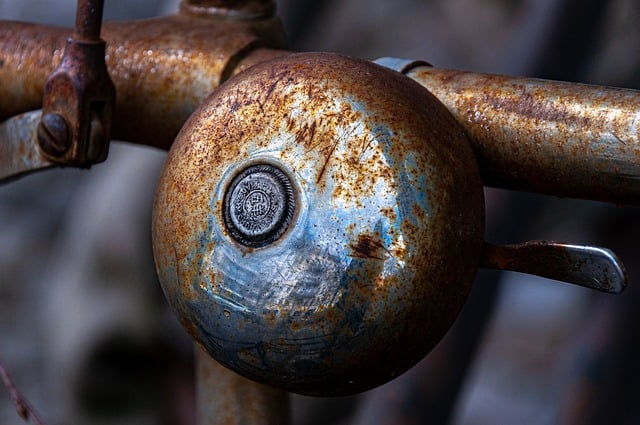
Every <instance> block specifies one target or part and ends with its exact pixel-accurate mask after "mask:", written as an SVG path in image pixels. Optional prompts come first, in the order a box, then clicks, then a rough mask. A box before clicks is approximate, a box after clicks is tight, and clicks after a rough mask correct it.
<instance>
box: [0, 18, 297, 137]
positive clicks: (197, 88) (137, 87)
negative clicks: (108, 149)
mask: <svg viewBox="0 0 640 425" xmlns="http://www.w3.org/2000/svg"><path fill="white" fill-rule="evenodd" d="M68 36H69V31H68V30H66V29H62V28H53V27H46V26H42V25H33V24H24V23H18V22H6V21H5V22H2V23H1V24H0V81H1V82H2V84H0V121H1V120H5V119H7V118H9V117H11V116H13V115H17V114H19V113H22V112H26V111H29V110H34V109H39V108H40V107H41V104H42V96H43V91H44V84H45V81H46V79H47V77H48V76H49V74H50V73H51V72H52V71H53V70H54V69H55V67H56V66H57V65H58V64H59V62H60V60H61V58H62V54H63V51H64V47H65V42H66V39H67V37H68ZM102 38H103V39H105V40H106V41H107V51H106V61H107V68H108V70H109V73H110V75H111V79H112V80H113V82H114V83H115V86H116V92H117V94H118V96H117V103H116V108H115V111H114V118H113V128H112V137H113V138H114V139H116V140H126V141H129V142H133V143H139V144H146V145H151V146H157V147H159V148H162V149H168V148H169V146H171V144H172V143H173V140H174V138H175V136H176V135H177V134H178V131H179V130H180V128H181V127H182V125H183V124H184V122H185V120H186V119H187V117H188V116H189V115H190V114H191V113H192V112H193V111H194V110H195V108H196V107H197V106H198V105H199V104H200V102H202V100H204V99H205V98H206V97H207V96H208V95H209V94H210V93H211V92H212V91H213V90H214V89H215V88H216V87H217V86H218V85H219V84H220V82H221V81H224V80H225V79H227V78H228V77H229V76H231V74H232V73H233V70H234V69H235V68H236V65H237V64H239V63H241V62H242V61H243V60H244V59H248V57H249V56H251V52H252V51H253V50H254V49H256V48H259V47H279V46H281V45H283V44H284V35H283V31H282V27H281V24H280V22H279V21H278V20H277V19H276V18H268V19H261V20H250V21H243V20H238V19H234V20H225V19H219V18H217V19H213V18H207V17H203V16H195V15H190V14H180V15H176V16H169V17H162V18H156V19H148V20H142V21H134V22H111V23H109V22H107V23H105V24H104V26H103V31H102ZM269 53H271V54H273V56H278V55H282V54H283V52H276V51H273V50H264V51H262V52H261V53H260V54H259V56H260V58H262V59H266V58H267V57H268V56H269Z"/></svg>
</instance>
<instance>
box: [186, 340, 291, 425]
mask: <svg viewBox="0 0 640 425" xmlns="http://www.w3.org/2000/svg"><path fill="white" fill-rule="evenodd" d="M195 351H196V423H197V424H198V425H287V424H289V423H290V417H291V412H290V404H289V403H290V401H289V394H288V393H286V392H284V391H282V390H278V389H275V388H271V387H268V386H266V385H262V384H258V383H256V382H253V381H250V380H248V379H247V378H244V377H242V376H240V375H238V374H237V373H235V372H233V371H231V370H229V369H227V368H225V367H223V366H222V365H220V364H219V363H218V362H217V361H215V360H213V359H212V358H211V356H209V354H208V353H207V352H206V351H204V349H202V348H201V347H199V346H197V345H196V350H195Z"/></svg>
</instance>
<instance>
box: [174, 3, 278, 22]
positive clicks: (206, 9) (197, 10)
mask: <svg viewBox="0 0 640 425" xmlns="http://www.w3.org/2000/svg"><path fill="white" fill-rule="evenodd" d="M180 10H181V11H182V12H186V13H193V14H196V15H208V16H217V17H225V18H232V19H260V18H264V17H267V16H273V14H274V13H275V11H276V3H275V1H273V0H182V2H181V3H180Z"/></svg>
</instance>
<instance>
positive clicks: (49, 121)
mask: <svg viewBox="0 0 640 425" xmlns="http://www.w3.org/2000/svg"><path fill="white" fill-rule="evenodd" d="M38 142H39V143H40V147H41V148H42V149H43V150H44V151H45V152H46V153H48V154H49V155H52V156H60V155H62V154H64V153H65V152H66V151H68V150H69V148H70V147H71V143H70V142H71V137H70V134H69V125H68V124H67V121H66V120H65V119H64V117H63V116H62V115H60V114H55V113H53V114H44V115H43V116H42V120H41V121H40V125H39V126H38Z"/></svg>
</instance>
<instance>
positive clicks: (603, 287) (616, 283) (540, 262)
mask: <svg viewBox="0 0 640 425" xmlns="http://www.w3.org/2000/svg"><path fill="white" fill-rule="evenodd" d="M482 266H483V267H487V268H492V269H499V270H511V271H516V272H521V273H528V274H534V275H537V276H542V277H546V278H548V279H555V280H559V281H563V282H569V283H573V284H576V285H580V286H584V287H586V288H590V289H595V290H598V291H603V292H608V293H611V294H619V293H620V292H622V291H623V290H624V288H625V287H626V286H627V274H626V272H625V270H624V267H623V266H622V264H621V263H620V260H618V258H617V257H616V255H615V254H614V253H613V252H611V251H610V250H608V249H604V248H597V247H591V246H580V245H569V244H564V243H557V242H546V241H535V242H527V243H522V244H517V245H505V246H496V245H491V244H485V248H484V252H483V258H482Z"/></svg>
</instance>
